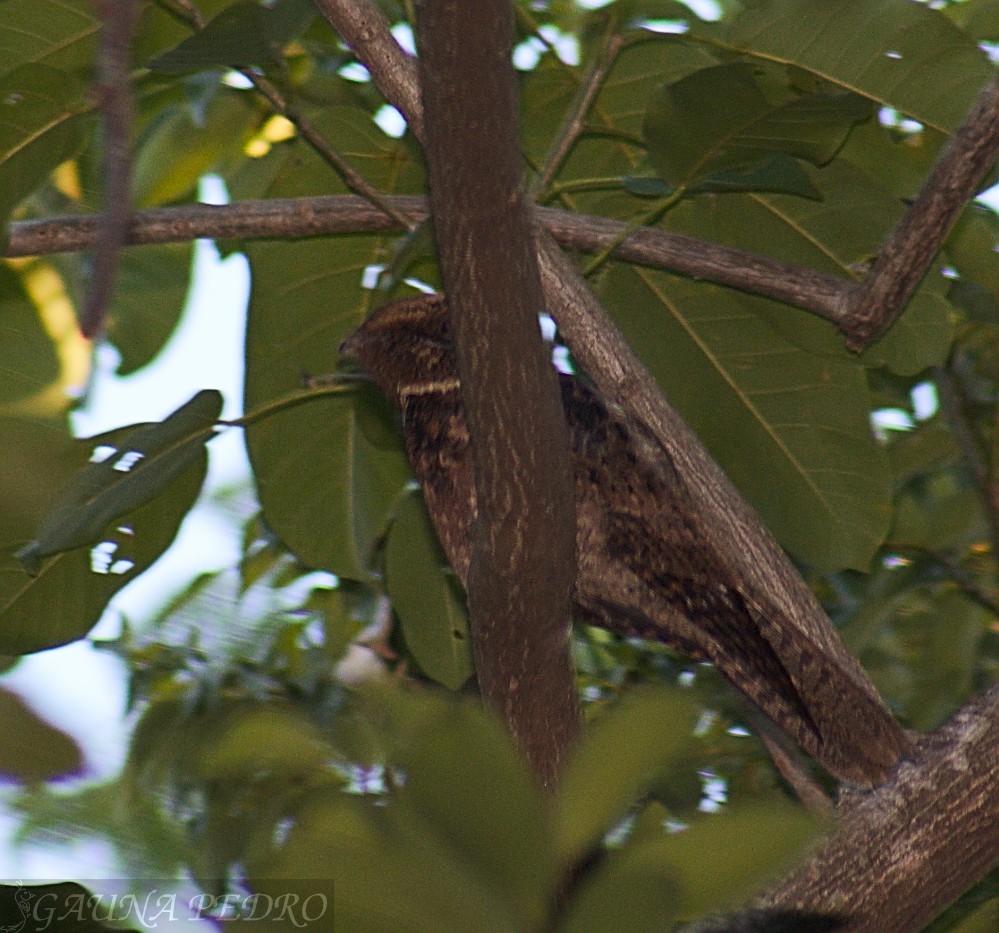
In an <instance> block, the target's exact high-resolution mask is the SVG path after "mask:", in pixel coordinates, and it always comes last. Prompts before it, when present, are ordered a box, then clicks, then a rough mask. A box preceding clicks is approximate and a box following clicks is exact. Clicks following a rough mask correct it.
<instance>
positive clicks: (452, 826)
mask: <svg viewBox="0 0 999 933" xmlns="http://www.w3.org/2000/svg"><path fill="white" fill-rule="evenodd" d="M414 739H415V740H414V741H413V743H412V746H411V748H410V749H409V750H408V751H407V752H406V753H405V754H403V755H401V756H400V757H399V758H398V764H399V766H400V767H401V768H402V771H403V773H405V775H406V785H405V787H404V788H403V790H402V791H401V792H400V795H399V797H400V803H401V804H402V805H404V806H406V807H411V808H412V809H413V810H414V811H415V812H416V813H418V814H419V815H420V817H421V818H422V819H423V820H425V821H426V822H427V824H429V825H430V826H433V827H434V828H435V830H436V832H437V834H438V835H439V836H440V837H441V838H442V839H446V840H447V841H448V844H449V846H450V847H451V848H452V849H454V850H455V851H456V852H458V853H459V854H460V856H461V861H462V863H463V864H464V865H465V866H466V869H467V870H471V871H473V872H474V874H476V875H477V876H478V877H480V878H483V879H485V880H488V882H489V883H490V886H491V887H493V888H494V889H495V890H497V891H499V892H502V893H503V894H504V895H505V896H506V898H508V899H509V900H510V901H511V902H514V903H516V904H518V906H519V907H520V909H521V911H522V913H523V916H524V917H525V919H526V921H527V922H526V923H525V924H524V928H535V927H536V926H537V925H539V924H540V923H541V921H542V920H543V919H544V917H545V914H546V911H547V909H548V907H549V904H548V897H549V894H550V884H551V882H552V881H553V880H554V879H555V860H554V857H553V852H552V842H551V834H550V824H549V820H548V814H547V813H546V809H545V806H544V803H543V801H542V799H541V795H540V794H539V792H538V789H537V786H536V785H535V783H534V780H533V778H532V776H531V775H530V773H529V772H528V770H527V767H526V765H525V763H524V760H523V758H522V757H521V756H520V754H519V753H518V751H517V749H516V747H515V746H514V744H513V742H512V741H511V739H510V737H509V736H508V735H507V734H506V733H505V732H504V731H503V729H502V727H501V726H500V724H499V723H498V722H497V721H495V720H494V719H493V718H492V717H491V716H489V715H488V714H487V713H486V712H485V711H484V710H482V709H481V707H478V706H473V705H471V704H468V703H466V704H464V705H457V704H448V705H447V706H446V707H444V708H443V709H442V710H441V712H440V714H439V715H438V716H437V717H436V718H435V719H434V720H433V721H432V722H431V723H430V724H429V726H428V728H426V730H425V731H423V732H422V733H421V734H420V735H418V736H415V737H414Z"/></svg>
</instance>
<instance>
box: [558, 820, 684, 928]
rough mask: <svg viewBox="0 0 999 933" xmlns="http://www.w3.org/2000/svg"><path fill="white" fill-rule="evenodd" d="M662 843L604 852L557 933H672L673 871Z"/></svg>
mask: <svg viewBox="0 0 999 933" xmlns="http://www.w3.org/2000/svg"><path fill="white" fill-rule="evenodd" d="M668 842H669V840H667V839H665V838H663V839H659V840H655V841H651V842H643V843H640V844H639V843H635V844H632V845H628V846H626V847H625V848H624V849H611V850H610V851H608V852H607V853H606V854H605V855H604V857H603V860H602V861H601V863H600V865H599V867H598V868H597V870H596V871H595V872H594V873H593V875H592V876H591V877H589V878H587V879H586V881H585V882H584V883H583V884H582V886H581V887H580V890H579V891H578V892H577V893H576V894H575V895H574V896H573V898H572V900H571V902H570V903H569V906H568V909H567V911H566V917H565V919H564V920H563V921H562V923H560V924H559V926H558V927H557V930H558V933H593V931H595V930H628V931H629V933H632V931H634V933H658V931H661V930H670V929H673V925H674V921H675V920H676V918H677V915H678V905H677V899H678V896H679V893H680V888H679V880H678V875H679V870H678V866H677V865H676V864H674V863H672V862H671V861H670V859H669V845H668Z"/></svg>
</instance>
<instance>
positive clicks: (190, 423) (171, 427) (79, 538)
mask: <svg viewBox="0 0 999 933" xmlns="http://www.w3.org/2000/svg"><path fill="white" fill-rule="evenodd" d="M221 412H222V395H221V394H220V393H219V392H217V391H216V390H214V389H205V390H203V391H201V392H199V393H198V394H197V395H195V396H194V398H192V399H191V400H190V401H188V402H186V403H185V404H184V405H182V406H181V407H180V408H178V409H177V410H176V411H175V412H173V413H172V414H171V415H169V416H168V417H167V418H165V419H164V420H163V421H161V422H158V423H155V424H140V425H132V426H131V427H130V428H123V429H121V430H120V432H118V438H119V439H118V442H117V443H115V444H104V445H102V449H99V450H96V451H95V454H94V457H92V458H91V463H90V464H89V465H88V466H87V467H86V468H85V469H83V470H81V471H80V472H79V473H78V474H77V475H76V476H75V477H74V478H73V480H72V482H70V483H69V484H68V485H67V486H66V488H65V489H64V490H63V491H62V492H61V493H60V495H59V496H58V498H57V499H56V500H55V502H54V503H53V504H52V507H51V509H50V510H49V511H48V513H47V514H46V516H45V519H44V520H43V521H42V523H41V525H40V526H39V528H38V531H37V532H36V533H35V536H34V537H33V538H32V540H31V541H30V542H29V543H28V544H27V545H26V546H25V547H23V548H21V550H20V551H18V553H17V557H18V559H19V560H20V561H21V562H22V563H23V564H24V567H25V569H26V570H27V571H28V572H29V573H31V574H36V573H38V570H39V569H40V566H41V560H42V559H43V558H45V557H49V556H51V555H52V554H58V553H59V552H60V551H68V550H70V549H72V548H77V547H80V546H82V545H84V544H90V543H92V542H93V541H95V540H96V539H97V538H98V537H99V536H100V535H101V533H102V532H103V531H104V529H105V528H106V527H107V526H108V525H109V524H111V523H112V522H113V521H115V520H116V519H118V518H120V517H121V516H122V515H124V514H126V513H127V512H131V511H133V510H134V509H136V508H138V507H139V506H140V505H142V504H143V503H145V502H148V501H149V500H150V499H152V498H153V497H154V496H156V495H158V494H159V493H160V492H162V491H163V490H164V489H165V488H166V487H167V486H168V485H169V484H170V483H172V482H173V481H174V480H175V479H176V478H177V477H178V476H180V475H181V474H182V473H184V472H185V470H187V468H188V466H189V465H191V464H192V463H195V462H196V461H198V460H202V461H203V460H204V445H205V443H206V442H207V441H208V440H210V439H211V437H212V427H213V426H214V424H215V422H216V420H217V419H218V417H219V415H220V414H221Z"/></svg>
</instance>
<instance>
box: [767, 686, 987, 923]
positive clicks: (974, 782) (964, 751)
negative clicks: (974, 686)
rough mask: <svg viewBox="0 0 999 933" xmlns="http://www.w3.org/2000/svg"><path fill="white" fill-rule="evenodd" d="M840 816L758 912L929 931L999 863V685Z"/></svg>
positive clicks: (843, 807)
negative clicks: (820, 915) (816, 915)
mask: <svg viewBox="0 0 999 933" xmlns="http://www.w3.org/2000/svg"><path fill="white" fill-rule="evenodd" d="M838 810H839V812H840V819H839V822H838V824H837V827H836V829H835V831H834V832H833V834H832V835H831V837H829V838H828V839H827V840H826V841H825V843H824V844H823V845H822V846H821V847H820V848H819V849H817V850H816V851H815V852H814V853H813V854H812V855H811V856H810V857H809V858H808V859H807V860H806V861H805V862H804V863H802V864H801V865H799V866H798V867H797V868H796V869H794V871H792V872H791V873H790V874H789V875H788V876H787V877H786V878H785V879H784V880H783V881H781V882H780V884H778V885H777V886H776V887H775V888H773V889H772V890H771V891H770V892H768V893H767V894H766V895H765V896H764V897H763V898H762V899H761V901H760V902H759V905H758V906H761V907H764V908H768V909H774V908H776V909H781V910H788V909H802V910H807V911H808V912H810V913H829V914H837V915H840V916H843V917H844V918H845V921H846V922H845V926H844V927H843V929H847V930H850V931H852V933H864V931H870V933H881V931H884V930H919V929H922V928H923V926H924V925H925V924H926V923H927V922H929V921H930V920H931V919H933V918H934V917H935V916H937V915H938V914H939V913H940V912H941V911H942V910H943V909H944V908H945V907H947V906H948V905H949V904H950V903H952V902H953V901H954V900H955V899H956V898H957V897H958V896H959V895H960V894H961V893H962V892H964V891H966V890H967V889H968V888H970V887H971V886H972V885H974V884H975V883H976V882H977V881H979V880H980V879H981V878H983V877H984V876H985V875H986V874H987V873H988V872H989V871H990V870H991V869H992V868H993V867H994V866H995V865H996V864H997V863H999V686H996V687H993V688H992V689H991V690H989V691H988V692H986V693H984V694H982V695H981V696H980V697H978V698H976V699H975V700H973V701H972V702H971V703H969V704H968V705H967V706H965V707H964V708H963V709H962V710H961V711H960V712H959V713H958V714H957V715H956V716H955V717H954V718H953V719H952V720H951V721H950V722H949V723H947V724H946V725H945V726H943V727H942V728H940V729H938V730H937V731H936V732H934V733H932V734H930V735H929V736H925V737H924V738H922V739H921V741H920V744H919V749H918V753H917V754H916V755H915V756H914V758H913V759H912V760H911V761H906V762H905V763H903V765H902V766H901V767H900V768H899V770H898V772H897V775H896V777H895V779H894V780H893V781H891V782H890V783H889V784H886V785H884V786H882V787H879V788H877V789H876V790H874V791H871V792H869V793H865V794H860V795H856V796H848V797H847V798H846V799H845V800H844V801H843V802H842V803H841V804H840V806H839V807H838Z"/></svg>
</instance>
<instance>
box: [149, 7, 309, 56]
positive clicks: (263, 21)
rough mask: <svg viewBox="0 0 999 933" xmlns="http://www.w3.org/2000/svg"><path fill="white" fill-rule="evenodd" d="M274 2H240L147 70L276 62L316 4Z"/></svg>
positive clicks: (303, 26) (228, 8)
mask: <svg viewBox="0 0 999 933" xmlns="http://www.w3.org/2000/svg"><path fill="white" fill-rule="evenodd" d="M275 6H276V8H275V7H266V6H262V5H261V4H259V3H257V2H256V0H240V2H238V3H234V4H233V5H232V6H230V7H227V8H226V9H224V10H223V11H222V12H221V13H219V15H218V16H216V17H215V18H214V19H212V20H211V21H210V22H209V23H208V24H207V25H206V26H205V28H204V29H201V30H199V31H198V32H196V33H194V34H193V35H192V36H189V37H188V38H186V39H184V41H183V42H181V43H180V45H178V46H176V48H173V49H171V50H170V51H168V52H164V53H163V54H162V55H158V56H157V57H156V58H154V59H153V60H152V61H150V62H149V68H150V69H151V70H153V71H159V72H161V73H163V74H182V73H184V72H186V71H201V70H203V69H206V68H220V67H230V68H234V67H241V66H247V65H268V64H272V63H274V62H276V61H278V60H279V59H280V56H281V47H282V46H283V45H285V44H286V43H288V42H289V41H290V40H291V39H293V38H294V37H295V36H297V35H298V34H299V33H300V32H302V30H304V29H305V27H306V26H307V25H308V24H309V20H310V19H311V18H312V17H313V16H315V10H314V8H312V6H311V4H309V3H306V2H304V0H283V2H281V3H279V4H276V5H275Z"/></svg>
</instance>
